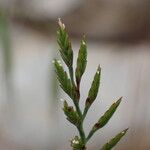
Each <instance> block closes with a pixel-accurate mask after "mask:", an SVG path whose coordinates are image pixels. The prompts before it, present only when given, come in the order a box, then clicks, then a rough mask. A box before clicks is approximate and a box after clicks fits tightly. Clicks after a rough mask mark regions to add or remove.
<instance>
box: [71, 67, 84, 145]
mask: <svg viewBox="0 0 150 150" xmlns="http://www.w3.org/2000/svg"><path fill="white" fill-rule="evenodd" d="M69 75H70V78H71V82H72V85H73V86H74V87H75V89H77V87H76V85H75V81H74V74H73V67H69ZM78 92H80V91H79V90H78ZM78 94H79V93H78ZM73 102H74V105H75V107H76V111H77V113H78V115H79V116H80V118H81V123H80V125H79V126H78V127H77V129H78V131H79V135H80V138H81V140H82V142H83V144H85V143H86V136H85V132H84V129H83V115H82V112H81V109H80V106H79V97H78V99H74V100H73Z"/></svg>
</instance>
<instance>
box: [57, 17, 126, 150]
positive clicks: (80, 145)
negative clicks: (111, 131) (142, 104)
mask: <svg viewBox="0 0 150 150" xmlns="http://www.w3.org/2000/svg"><path fill="white" fill-rule="evenodd" d="M58 25H59V29H58V31H57V42H58V45H59V47H60V50H59V51H60V55H61V58H62V59H63V61H64V63H65V64H66V66H67V67H68V72H69V74H68V73H67V72H66V71H64V69H63V67H62V65H61V63H60V61H58V60H54V66H55V71H56V74H57V78H58V81H59V83H60V87H61V88H62V89H63V90H64V92H65V93H67V94H68V96H69V97H70V98H71V99H72V101H73V104H74V107H75V109H74V107H73V106H69V105H68V103H67V101H64V106H63V111H64V114H65V115H66V118H67V120H68V121H69V122H70V123H72V124H73V125H75V126H76V128H77V130H78V132H79V136H75V138H74V139H73V140H71V147H72V149H73V150H86V144H87V142H88V141H89V139H90V138H91V137H92V136H93V134H94V133H95V132H96V131H97V130H99V129H101V128H102V127H104V126H105V125H106V124H107V123H108V122H109V120H110V119H111V117H112V116H113V114H114V113H115V111H116V110H117V108H118V106H119V104H120V102H121V99H122V97H121V98H120V99H119V100H118V101H116V102H115V103H113V104H112V105H111V106H110V108H109V109H108V110H107V111H106V112H105V113H104V115H103V116H101V117H100V119H99V120H98V122H97V123H95V125H94V126H93V128H92V129H91V131H90V132H89V134H88V135H87V136H86V134H85V131H84V128H83V122H84V119H85V117H86V114H87V112H88V110H89V108H90V106H91V105H92V104H93V102H94V101H95V99H96V97H97V94H98V91H99V87H100V79H101V68H100V66H98V68H97V71H96V73H95V76H94V79H93V82H92V84H91V87H90V90H89V93H88V96H87V99H86V101H85V107H84V111H83V113H82V111H81V109H80V105H79V99H80V82H81V79H82V76H83V74H84V72H85V69H86V65H87V46H86V41H85V38H83V39H82V40H81V43H80V49H79V52H78V57H77V64H76V69H75V71H74V70H73V50H72V46H71V42H70V40H69V36H68V34H67V32H66V29H65V25H64V24H63V23H62V22H61V20H60V19H59V21H58ZM74 76H75V79H74ZM127 130H128V129H126V130H123V131H122V132H120V133H119V134H117V135H116V136H115V137H114V138H113V139H111V140H110V141H109V142H108V143H106V144H105V145H104V146H103V147H102V149H101V150H110V149H112V148H113V147H114V146H115V145H116V144H117V143H118V142H119V140H120V139H121V138H122V137H123V136H124V135H125V134H126V132H127Z"/></svg>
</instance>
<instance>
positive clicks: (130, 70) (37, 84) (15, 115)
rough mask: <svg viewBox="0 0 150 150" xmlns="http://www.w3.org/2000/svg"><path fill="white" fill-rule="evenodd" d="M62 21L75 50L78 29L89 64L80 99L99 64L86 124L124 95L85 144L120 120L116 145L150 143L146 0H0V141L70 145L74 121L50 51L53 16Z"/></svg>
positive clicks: (51, 149) (5, 149) (45, 147)
mask: <svg viewBox="0 0 150 150" xmlns="http://www.w3.org/2000/svg"><path fill="white" fill-rule="evenodd" d="M58 17H61V18H62V20H63V21H64V22H65V24H66V27H67V30H68V32H69V35H70V36H71V39H72V42H73V49H74V52H75V56H77V51H78V49H79V43H80V39H81V37H82V35H83V34H85V35H86V39H87V41H88V65H87V70H86V73H85V75H84V77H83V80H82V84H81V91H82V99H81V105H82V106H83V104H84V100H85V98H86V96H87V92H88V90H89V87H90V84H91V82H92V78H93V75H94V73H95V70H96V68H97V65H98V64H100V65H101V67H102V80H101V87H100V92H99V95H98V98H97V100H96V101H95V103H94V104H93V106H92V107H91V109H90V111H89V113H88V115H87V119H86V122H85V125H84V127H85V129H86V132H88V131H89V130H90V128H91V127H92V125H93V124H94V123H95V121H97V119H98V118H99V117H100V115H101V114H103V112H104V111H105V110H106V109H107V108H108V107H109V106H110V105H111V104H112V102H113V101H114V100H116V99H118V98H119V97H120V96H123V101H122V103H121V105H120V107H119V109H118V110H117V112H116V114H115V115H114V116H113V118H112V119H111V120H110V122H109V123H108V125H106V126H105V127H104V128H103V129H102V130H100V131H99V132H97V133H96V134H95V136H94V137H93V138H92V140H91V142H90V143H89V144H88V146H89V149H88V150H99V149H100V148H101V146H102V145H103V144H104V143H106V142H107V140H108V139H110V138H111V137H113V136H114V135H115V134H116V133H118V132H119V131H121V130H122V129H124V128H127V127H129V128H130V129H129V132H128V133H127V135H126V136H125V137H124V138H123V139H122V140H121V142H120V143H119V144H118V145H117V146H116V147H115V148H114V149H115V150H150V129H149V128H150V109H149V108H150V42H149V41H150V36H149V35H150V1H149V0H142V1H141V0H126V1H124V0H113V1H111V0H92V1H91V0H82V1H80V0H42V1H40V0H0V149H1V150H10V149H11V150H69V149H71V148H70V143H69V142H70V141H69V140H70V139H71V138H72V137H73V136H74V135H76V134H77V131H76V129H75V128H74V127H73V126H72V125H71V124H70V123H69V122H67V121H66V119H65V116H64V114H63V112H62V102H61V101H60V98H64V97H65V98H66V99H67V100H70V99H69V98H68V97H67V96H66V95H65V94H64V93H63V92H62V90H61V89H60V88H59V87H58V84H57V81H56V77H55V74H54V68H53V64H52V60H53V58H56V57H59V53H58V45H57V43H56V30H57V18H58Z"/></svg>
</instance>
